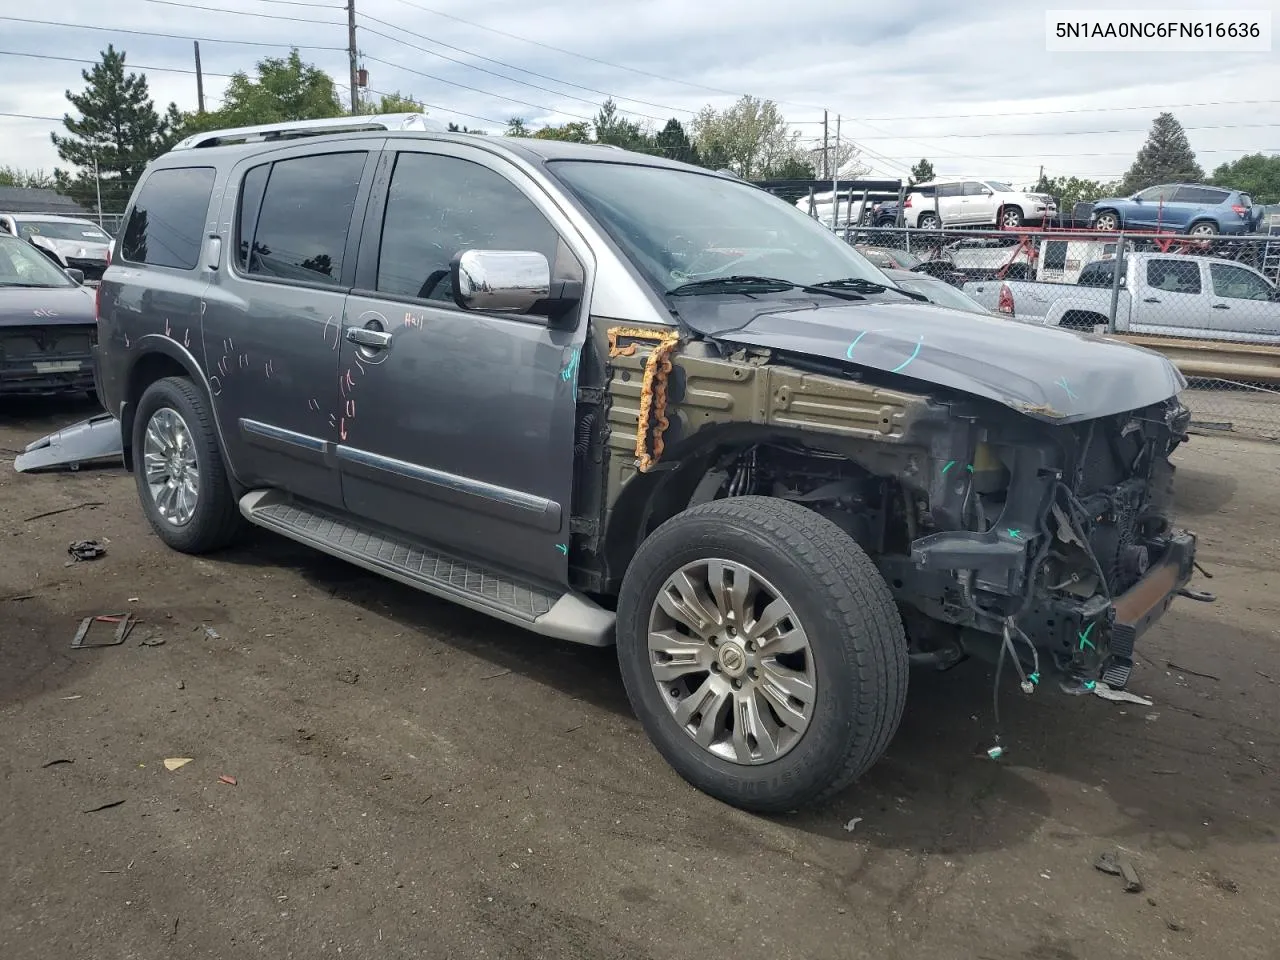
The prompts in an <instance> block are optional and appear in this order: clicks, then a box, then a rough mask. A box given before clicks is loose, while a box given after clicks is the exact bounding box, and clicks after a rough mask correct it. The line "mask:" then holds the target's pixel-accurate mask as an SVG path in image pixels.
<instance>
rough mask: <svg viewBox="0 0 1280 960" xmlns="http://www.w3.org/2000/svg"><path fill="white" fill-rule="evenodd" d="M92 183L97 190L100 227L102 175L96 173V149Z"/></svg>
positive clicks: (100, 224) (100, 223)
mask: <svg viewBox="0 0 1280 960" xmlns="http://www.w3.org/2000/svg"><path fill="white" fill-rule="evenodd" d="M93 183H94V186H95V187H96V188H97V191H98V226H99V227H102V176H101V174H99V173H98V151H96V150H95V151H94V152H93Z"/></svg>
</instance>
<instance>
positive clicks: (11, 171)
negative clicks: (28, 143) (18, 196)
mask: <svg viewBox="0 0 1280 960" xmlns="http://www.w3.org/2000/svg"><path fill="white" fill-rule="evenodd" d="M0 187H26V188H27V189H28V190H51V189H53V187H54V179H53V175H52V174H48V173H45V172H44V171H43V170H23V169H21V168H19V167H0Z"/></svg>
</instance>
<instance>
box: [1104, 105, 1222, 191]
mask: <svg viewBox="0 0 1280 960" xmlns="http://www.w3.org/2000/svg"><path fill="white" fill-rule="evenodd" d="M1203 180H1204V170H1202V169H1201V168H1200V164H1198V163H1196V155H1195V153H1194V152H1193V151H1192V149H1191V144H1190V142H1189V141H1188V140H1187V132H1186V131H1185V130H1183V129H1182V124H1180V123H1179V122H1178V120H1177V118H1175V117H1174V115H1173V114H1172V113H1162V114H1160V115H1159V116H1158V117H1156V119H1155V121H1154V122H1153V123H1152V124H1151V132H1150V133H1149V134H1147V142H1146V143H1145V144H1143V145H1142V149H1141V150H1139V151H1138V155H1137V157H1136V158H1135V159H1134V161H1133V166H1131V167H1130V168H1129V172H1128V173H1126V174H1125V175H1124V181H1123V185H1122V188H1121V189H1122V190H1123V191H1124V193H1126V194H1130V193H1137V192H1138V191H1139V190H1145V189H1146V188H1147V187H1154V186H1155V185H1156V184H1160V183H1199V182H1201V181H1203Z"/></svg>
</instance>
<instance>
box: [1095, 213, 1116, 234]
mask: <svg viewBox="0 0 1280 960" xmlns="http://www.w3.org/2000/svg"><path fill="white" fill-rule="evenodd" d="M1093 225H1094V226H1095V227H1096V228H1097V229H1098V230H1101V231H1104V232H1109V231H1112V230H1119V229H1120V217H1119V215H1118V214H1116V213H1114V212H1113V211H1111V210H1103V211H1102V213H1100V214H1098V216H1097V217H1096V218H1095V219H1094V221H1093Z"/></svg>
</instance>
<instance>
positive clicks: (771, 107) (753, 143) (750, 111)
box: [691, 95, 804, 180]
mask: <svg viewBox="0 0 1280 960" xmlns="http://www.w3.org/2000/svg"><path fill="white" fill-rule="evenodd" d="M691 129H692V132H693V141H694V144H695V145H696V146H697V148H698V153H699V154H700V155H701V157H702V159H703V162H704V163H705V164H706V165H707V166H709V167H712V168H713V169H721V168H724V167H727V168H728V169H730V170H732V171H733V172H734V173H736V174H737V175H738V176H740V177H742V178H743V179H745V180H759V179H764V178H767V177H772V176H774V175H775V174H776V173H777V172H778V171H781V170H783V169H793V168H794V165H795V161H796V160H797V158H798V157H802V155H803V153H804V151H803V150H802V149H801V147H800V133H799V132H798V131H796V132H792V131H791V130H790V128H789V127H788V125H787V121H786V118H784V117H783V116H782V111H781V110H779V109H778V105H777V104H776V103H774V102H773V101H772V100H760V99H758V98H757V97H751V96H746V95H744V96H743V97H742V98H741V99H740V100H738V102H737V103H735V104H734V105H733V106H731V107H729V108H727V109H725V110H716V109H715V108H714V107H711V106H706V107H703V108H702V110H700V111H699V112H698V114H697V115H696V116H695V117H694V118H693V122H692V124H691ZM721 161H723V162H721ZM801 162H803V161H801Z"/></svg>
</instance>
